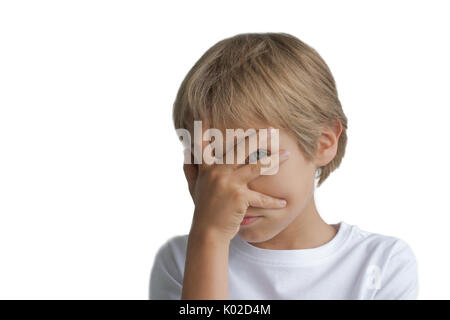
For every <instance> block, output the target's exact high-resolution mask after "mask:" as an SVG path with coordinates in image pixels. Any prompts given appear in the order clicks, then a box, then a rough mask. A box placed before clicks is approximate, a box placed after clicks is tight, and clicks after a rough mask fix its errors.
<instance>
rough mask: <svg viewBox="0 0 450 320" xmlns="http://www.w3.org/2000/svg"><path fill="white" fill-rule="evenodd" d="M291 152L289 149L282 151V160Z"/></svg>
mask: <svg viewBox="0 0 450 320" xmlns="http://www.w3.org/2000/svg"><path fill="white" fill-rule="evenodd" d="M289 154H290V152H289V151H287V150H284V151H282V152H280V160H284V159H287V158H288V157H289Z"/></svg>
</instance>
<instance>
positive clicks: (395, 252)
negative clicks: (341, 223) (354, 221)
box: [350, 225, 416, 260]
mask: <svg viewBox="0 0 450 320" xmlns="http://www.w3.org/2000/svg"><path fill="white" fill-rule="evenodd" d="M350 227H351V228H352V233H351V239H350V247H351V249H363V250H364V251H366V252H367V253H368V254H369V253H372V254H378V255H381V256H382V258H385V260H390V259H392V258H393V257H397V258H398V257H399V256H403V257H408V258H410V259H413V260H416V257H415V255H414V252H413V250H412V249H411V247H410V245H409V244H408V242H406V241H405V240H403V239H400V238H398V237H395V236H391V235H386V234H382V233H376V232H369V231H366V230H362V229H360V228H359V227H358V226H355V225H350Z"/></svg>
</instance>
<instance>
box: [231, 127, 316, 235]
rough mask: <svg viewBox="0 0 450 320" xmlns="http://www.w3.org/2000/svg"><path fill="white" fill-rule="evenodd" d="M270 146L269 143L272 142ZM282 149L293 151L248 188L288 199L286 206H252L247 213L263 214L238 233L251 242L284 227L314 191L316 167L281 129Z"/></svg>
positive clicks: (286, 132) (280, 141)
mask: <svg viewBox="0 0 450 320" xmlns="http://www.w3.org/2000/svg"><path fill="white" fill-rule="evenodd" d="M269 146H270V144H269ZM279 149H280V150H287V151H289V152H290V155H289V158H288V159H287V160H286V161H284V162H283V163H281V164H280V165H279V169H278V172H277V173H276V174H274V175H261V176H259V177H258V178H256V179H255V180H253V181H251V182H250V183H249V185H248V186H249V188H250V189H252V190H255V191H258V192H261V193H264V194H267V195H270V196H272V197H275V198H280V199H285V200H286V201H287V205H286V207H285V208H283V209H262V208H255V207H249V208H248V210H247V213H246V215H248V216H261V217H260V218H258V219H256V220H255V221H254V222H253V223H251V224H248V225H241V227H240V230H239V235H240V236H241V237H242V238H243V239H245V240H246V241H249V242H261V241H266V240H269V239H271V238H273V237H274V236H276V235H277V234H278V233H280V232H281V231H282V230H283V229H285V228H286V227H287V226H288V225H289V224H290V223H291V222H292V221H294V220H295V219H296V218H297V216H298V215H299V214H300V213H301V212H302V211H303V209H304V208H305V207H306V206H307V205H308V203H309V202H310V200H311V197H312V196H313V194H314V175H315V170H316V166H315V164H314V163H313V162H310V161H307V160H306V159H305V158H304V156H303V154H302V152H301V150H300V147H299V145H298V144H297V141H296V139H295V138H294V137H293V136H292V135H291V134H290V133H289V132H288V131H287V130H283V129H280V130H279Z"/></svg>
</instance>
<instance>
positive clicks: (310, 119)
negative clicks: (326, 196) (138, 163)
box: [173, 33, 347, 186]
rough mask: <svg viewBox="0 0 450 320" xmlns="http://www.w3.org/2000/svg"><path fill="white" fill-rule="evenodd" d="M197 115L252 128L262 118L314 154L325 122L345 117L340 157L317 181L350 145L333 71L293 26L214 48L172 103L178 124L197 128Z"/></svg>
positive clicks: (322, 175) (323, 172) (322, 174)
mask: <svg viewBox="0 0 450 320" xmlns="http://www.w3.org/2000/svg"><path fill="white" fill-rule="evenodd" d="M194 120H206V121H207V122H208V124H209V126H210V127H212V128H227V125H230V124H233V127H234V128H236V127H240V128H246V127H248V124H249V123H251V122H252V121H255V122H259V123H261V122H263V123H267V124H270V125H273V126H274V127H275V128H285V129H288V130H289V131H290V132H291V133H292V134H293V136H294V137H295V138H296V139H297V142H298V145H299V147H300V149H301V150H302V152H303V154H304V156H305V158H306V159H307V160H309V161H311V160H312V159H313V158H314V154H315V152H316V149H317V140H318V138H319V136H320V134H321V129H322V128H323V127H324V126H328V127H334V126H335V125H336V122H335V121H336V120H338V121H340V122H341V124H342V131H341V134H340V136H339V140H338V149H337V153H336V156H335V157H334V158H333V160H332V161H330V162H329V163H328V164H326V165H325V166H322V167H320V168H318V170H317V171H316V178H319V181H318V186H320V185H321V184H322V183H323V181H325V179H326V178H327V177H328V176H329V175H330V173H331V172H332V171H334V170H335V169H336V168H337V167H339V165H340V163H341V161H342V158H343V157H344V153H345V147H346V144H347V133H346V130H347V118H346V116H345V114H344V112H343V110H342V107H341V103H340V101H339V99H338V94H337V90H336V84H335V81H334V78H333V76H332V74H331V71H330V70H329V68H328V66H327V64H326V63H325V61H324V60H323V59H322V58H321V57H320V55H319V54H318V53H317V52H316V51H315V50H314V49H313V48H312V47H310V46H308V45H307V44H305V43H304V42H302V41H301V40H299V39H298V38H296V37H294V36H292V35H290V34H287V33H243V34H238V35H235V36H233V37H230V38H226V39H224V40H221V41H219V42H218V43H216V44H215V45H214V46H212V47H211V48H209V49H208V50H207V51H206V52H205V53H204V54H203V55H202V56H201V57H200V59H199V60H198V61H197V62H196V63H195V65H194V66H193V67H192V68H191V70H190V71H189V72H188V74H187V75H186V77H185V78H184V80H183V82H182V83H181V86H180V88H179V91H178V93H177V96H176V99H175V102H174V106H173V121H174V125H175V128H176V129H179V128H184V129H188V130H190V131H191V130H192V127H193V121H194ZM233 127H230V128H233Z"/></svg>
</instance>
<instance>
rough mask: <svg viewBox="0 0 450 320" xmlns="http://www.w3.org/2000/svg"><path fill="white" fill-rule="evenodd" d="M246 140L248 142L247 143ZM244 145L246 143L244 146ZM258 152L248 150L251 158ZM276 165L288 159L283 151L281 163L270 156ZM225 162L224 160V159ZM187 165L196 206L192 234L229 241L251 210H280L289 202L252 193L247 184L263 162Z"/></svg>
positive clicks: (273, 156) (189, 182) (185, 167)
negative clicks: (201, 234) (251, 208)
mask: <svg viewBox="0 0 450 320" xmlns="http://www.w3.org/2000/svg"><path fill="white" fill-rule="evenodd" d="M244 140H245V139H244ZM242 143H245V141H244V142H242ZM254 151H256V150H249V151H248V154H252V153H253V152H254ZM270 157H272V159H271V161H272V163H273V164H275V165H278V164H277V163H276V162H275V161H278V162H282V161H284V160H286V159H287V157H288V153H284V152H283V150H280V154H279V159H278V157H276V155H271V156H270ZM224 159H225V156H224ZM236 162H237V161H235V163H234V164H215V163H214V164H211V165H209V164H206V163H205V162H203V163H201V164H198V165H196V164H184V167H183V168H184V172H185V175H186V179H187V181H188V184H189V191H190V193H191V196H192V199H193V200H194V204H195V211H194V217H193V220H192V226H191V232H196V233H197V232H200V233H205V232H206V233H208V234H211V233H212V234H213V235H214V237H219V239H220V240H223V241H230V240H231V239H232V238H233V237H234V236H235V235H236V234H237V232H238V231H239V227H240V224H241V222H242V220H243V218H244V216H245V213H246V211H247V208H248V207H249V206H253V207H258V208H268V209H278V208H283V207H285V206H286V202H285V201H284V200H281V199H276V198H273V197H270V196H268V195H264V194H262V193H259V192H256V191H253V190H250V189H249V188H248V186H247V184H248V183H249V182H250V181H252V180H254V179H256V178H257V177H258V176H259V175H260V174H261V161H260V160H258V161H257V162H256V163H255V164H245V165H242V164H239V163H236Z"/></svg>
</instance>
